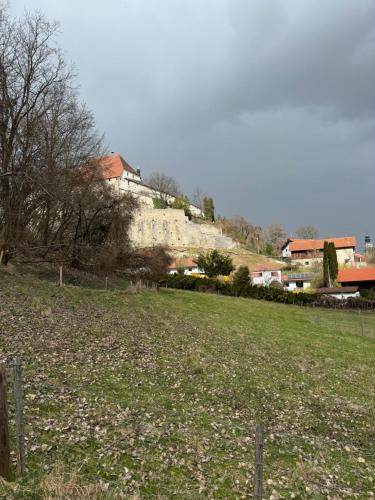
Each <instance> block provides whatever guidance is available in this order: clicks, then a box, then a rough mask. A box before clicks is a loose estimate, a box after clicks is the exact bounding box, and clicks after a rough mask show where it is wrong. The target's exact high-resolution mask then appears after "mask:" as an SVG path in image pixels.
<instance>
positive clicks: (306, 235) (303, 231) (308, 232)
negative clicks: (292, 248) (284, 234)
mask: <svg viewBox="0 0 375 500" xmlns="http://www.w3.org/2000/svg"><path fill="white" fill-rule="evenodd" d="M296 236H297V238H301V239H302V240H316V239H317V238H319V230H318V229H317V228H316V227H315V226H301V227H299V228H298V229H297V231H296Z"/></svg>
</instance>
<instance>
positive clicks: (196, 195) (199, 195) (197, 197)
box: [191, 188, 208, 212]
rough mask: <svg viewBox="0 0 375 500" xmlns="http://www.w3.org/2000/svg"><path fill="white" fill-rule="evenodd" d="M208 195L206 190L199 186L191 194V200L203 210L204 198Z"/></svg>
mask: <svg viewBox="0 0 375 500" xmlns="http://www.w3.org/2000/svg"><path fill="white" fill-rule="evenodd" d="M207 196H208V195H207V194H206V193H205V192H204V191H202V190H201V189H199V188H196V189H195V190H194V192H193V194H192V195H191V201H192V203H193V204H194V205H195V206H196V207H198V208H200V209H201V210H202V212H203V200H204V198H207Z"/></svg>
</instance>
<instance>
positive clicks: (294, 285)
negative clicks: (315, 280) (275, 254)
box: [284, 280, 311, 292]
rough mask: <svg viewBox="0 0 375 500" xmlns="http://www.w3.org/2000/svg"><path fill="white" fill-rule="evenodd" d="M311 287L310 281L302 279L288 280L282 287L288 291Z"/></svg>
mask: <svg viewBox="0 0 375 500" xmlns="http://www.w3.org/2000/svg"><path fill="white" fill-rule="evenodd" d="M297 283H302V287H300V286H297ZM310 287H311V282H310V281H303V280H295V281H293V280H292V281H288V282H287V285H286V284H284V288H285V289H286V290H288V292H293V291H294V290H300V291H302V290H306V289H307V288H310Z"/></svg>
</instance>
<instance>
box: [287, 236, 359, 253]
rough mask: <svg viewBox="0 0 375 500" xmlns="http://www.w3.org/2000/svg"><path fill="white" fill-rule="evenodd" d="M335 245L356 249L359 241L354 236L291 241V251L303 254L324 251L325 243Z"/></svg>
mask: <svg viewBox="0 0 375 500" xmlns="http://www.w3.org/2000/svg"><path fill="white" fill-rule="evenodd" d="M325 241H328V242H330V243H334V244H335V247H336V248H350V247H355V246H356V244H357V240H356V238H355V237H354V236H345V237H344V238H325V239H322V240H294V239H291V240H290V244H289V250H290V251H291V252H303V251H312V250H323V247H324V242H325Z"/></svg>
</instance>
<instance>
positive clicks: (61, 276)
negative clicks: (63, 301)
mask: <svg viewBox="0 0 375 500" xmlns="http://www.w3.org/2000/svg"><path fill="white" fill-rule="evenodd" d="M60 286H63V275H62V266H60Z"/></svg>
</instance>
